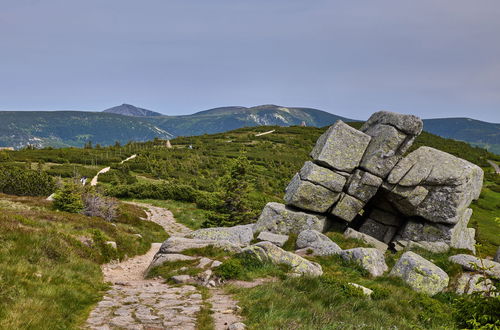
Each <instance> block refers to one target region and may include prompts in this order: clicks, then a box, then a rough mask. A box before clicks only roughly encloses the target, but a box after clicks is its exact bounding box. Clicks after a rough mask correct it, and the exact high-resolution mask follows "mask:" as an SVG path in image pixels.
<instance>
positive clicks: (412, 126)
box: [361, 111, 424, 136]
mask: <svg viewBox="0 0 500 330" xmlns="http://www.w3.org/2000/svg"><path fill="white" fill-rule="evenodd" d="M376 125H390V126H394V127H395V128H397V129H398V130H400V131H401V132H403V133H405V134H408V135H415V136H416V135H419V134H420V133H421V132H422V128H423V126H424V124H423V122H422V120H421V119H420V118H418V117H417V116H413V115H404V114H400V113H395V112H390V111H378V112H375V113H374V114H373V115H371V116H370V118H369V119H368V120H367V121H366V122H365V124H364V125H363V126H362V127H361V131H363V132H364V131H366V130H367V129H368V128H369V127H372V126H376Z"/></svg>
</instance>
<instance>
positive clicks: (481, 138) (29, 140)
mask: <svg viewBox="0 0 500 330" xmlns="http://www.w3.org/2000/svg"><path fill="white" fill-rule="evenodd" d="M339 119H341V120H343V121H346V122H350V121H358V120H356V119H352V118H346V117H342V116H337V115H334V114H331V113H329V112H326V111H322V110H318V109H313V108H300V107H283V106H277V105H260V106H255V107H250V108H247V107H241V106H230V107H220V108H214V109H210V110H205V111H201V112H197V113H194V114H191V115H182V116H166V115H162V114H161V113H158V112H155V111H151V110H147V109H143V108H139V107H135V106H133V105H130V104H122V105H119V106H116V107H113V108H109V109H106V110H104V111H103V112H82V111H0V147H3V146H4V147H14V148H20V147H23V146H25V145H27V144H32V145H36V146H39V147H42V146H53V147H62V146H82V145H83V144H84V143H85V142H86V141H92V142H93V143H94V144H97V143H99V144H101V145H108V144H112V143H114V142H115V141H119V142H121V143H126V142H128V141H145V140H150V139H153V138H155V137H158V138H162V139H169V138H172V137H174V136H192V135H202V134H212V133H219V132H225V131H229V130H233V129H237V128H240V127H248V126H250V127H251V126H263V125H266V126H294V125H306V126H317V127H322V126H327V125H331V124H332V123H334V122H335V121H337V120H339ZM424 130H426V131H428V132H430V133H433V134H436V135H439V136H442V137H445V138H451V139H455V140H461V141H465V142H468V143H470V144H473V145H477V146H480V147H484V148H486V149H488V150H490V151H492V152H495V153H498V154H500V124H495V123H488V122H484V121H479V120H474V119H470V118H440V119H425V120H424Z"/></svg>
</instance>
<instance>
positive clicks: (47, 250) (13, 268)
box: [0, 195, 167, 329]
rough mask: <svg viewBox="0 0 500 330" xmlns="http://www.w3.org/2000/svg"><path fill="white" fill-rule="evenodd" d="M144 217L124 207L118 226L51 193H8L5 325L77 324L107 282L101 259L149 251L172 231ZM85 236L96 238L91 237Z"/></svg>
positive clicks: (0, 210) (2, 280) (4, 209)
mask: <svg viewBox="0 0 500 330" xmlns="http://www.w3.org/2000/svg"><path fill="white" fill-rule="evenodd" d="M140 216H145V214H144V212H143V211H142V210H141V209H138V208H136V207H133V206H129V205H126V206H122V209H121V216H120V218H119V219H118V220H117V221H116V222H115V225H116V226H113V225H112V224H111V223H108V222H106V221H104V220H102V219H99V218H90V217H86V216H83V215H78V214H69V213H65V212H55V211H53V210H52V209H51V205H50V203H49V202H47V201H45V200H44V199H40V198H27V197H23V198H20V197H14V196H7V195H0V242H1V244H0V328H1V329H72V328H77V327H78V325H80V324H81V323H82V322H84V320H85V319H86V316H87V313H88V312H89V311H90V308H91V306H92V305H93V304H94V303H96V302H98V301H99V300H100V298H101V296H102V294H103V290H104V289H106V285H105V284H104V283H103V279H102V273H101V270H100V267H99V264H100V263H103V262H107V261H108V260H109V259H111V258H123V257H125V256H126V255H127V256H132V255H136V254H142V253H145V252H146V251H147V250H148V249H149V247H150V245H151V242H161V241H162V240H164V239H165V238H166V237H167V236H166V234H165V232H164V231H163V229H162V228H161V227H160V226H158V225H156V224H154V223H150V222H146V221H143V220H140V219H139V217H140ZM135 233H140V234H141V235H142V236H143V238H142V239H138V238H137V237H136V236H133V234H135ZM84 237H85V238H93V240H94V245H93V246H91V247H89V246H87V245H85V244H83V243H82V242H81V241H80V240H81V239H82V238H84ZM106 240H111V241H115V242H117V245H118V250H117V251H115V250H113V249H110V248H109V247H108V246H106V245H105V244H103V241H106Z"/></svg>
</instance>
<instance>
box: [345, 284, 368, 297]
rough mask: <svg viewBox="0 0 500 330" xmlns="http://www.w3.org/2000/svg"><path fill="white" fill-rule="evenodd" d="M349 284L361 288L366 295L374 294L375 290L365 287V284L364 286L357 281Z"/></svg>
mask: <svg viewBox="0 0 500 330" xmlns="http://www.w3.org/2000/svg"><path fill="white" fill-rule="evenodd" d="M347 284H349V285H350V286H353V287H355V288H358V289H361V291H363V294H364V295H365V296H368V297H370V296H371V295H372V294H373V290H371V289H368V288H365V287H364V286H362V285H359V284H356V283H347Z"/></svg>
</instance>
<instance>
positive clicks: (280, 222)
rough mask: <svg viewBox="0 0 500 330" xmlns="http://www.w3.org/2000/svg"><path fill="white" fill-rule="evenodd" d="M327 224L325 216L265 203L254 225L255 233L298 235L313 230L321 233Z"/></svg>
mask: <svg viewBox="0 0 500 330" xmlns="http://www.w3.org/2000/svg"><path fill="white" fill-rule="evenodd" d="M327 227H328V224H327V220H326V217H325V216H322V215H319V214H314V213H305V212H301V211H298V210H294V209H292V208H290V207H287V206H285V205H284V204H280V203H267V204H266V206H265V207H264V209H263V210H262V213H261V215H260V217H259V220H257V223H256V224H255V232H257V233H259V232H262V231H269V232H272V233H275V234H285V235H288V234H298V233H300V232H301V231H303V230H307V229H313V230H317V231H320V232H323V231H325V230H326V229H327Z"/></svg>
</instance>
